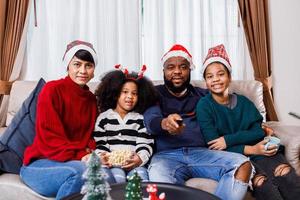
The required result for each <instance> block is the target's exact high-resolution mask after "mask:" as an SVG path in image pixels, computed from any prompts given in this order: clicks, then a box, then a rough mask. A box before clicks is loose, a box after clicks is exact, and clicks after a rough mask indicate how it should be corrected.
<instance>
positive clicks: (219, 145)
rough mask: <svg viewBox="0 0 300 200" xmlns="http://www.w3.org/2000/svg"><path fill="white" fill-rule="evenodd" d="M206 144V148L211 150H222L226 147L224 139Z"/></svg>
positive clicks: (220, 138)
mask: <svg viewBox="0 0 300 200" xmlns="http://www.w3.org/2000/svg"><path fill="white" fill-rule="evenodd" d="M207 144H208V148H209V149H212V150H224V149H226V147H227V145H226V142H225V139H224V137H219V138H217V139H214V140H212V141H209V142H208V143H207Z"/></svg>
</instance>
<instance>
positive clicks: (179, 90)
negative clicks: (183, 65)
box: [164, 74, 191, 94]
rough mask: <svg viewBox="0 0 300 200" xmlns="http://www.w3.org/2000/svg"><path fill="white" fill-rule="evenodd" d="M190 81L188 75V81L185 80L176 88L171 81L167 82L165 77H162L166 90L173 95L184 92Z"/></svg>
mask: <svg viewBox="0 0 300 200" xmlns="http://www.w3.org/2000/svg"><path fill="white" fill-rule="evenodd" d="M190 81H191V75H190V74H189V77H188V79H187V80H186V81H185V82H183V83H182V85H181V86H179V87H176V86H175V85H174V84H173V83H172V81H169V80H167V78H166V76H165V75H164V82H165V85H166V86H167V88H168V89H169V90H170V91H171V92H173V93H175V94H178V93H181V92H182V91H184V90H185V89H186V88H187V87H188V85H189V84H190Z"/></svg>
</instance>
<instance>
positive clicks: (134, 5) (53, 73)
mask: <svg viewBox="0 0 300 200" xmlns="http://www.w3.org/2000/svg"><path fill="white" fill-rule="evenodd" d="M36 3H37V9H36V15H37V27H35V26H34V10H33V9H31V15H30V21H29V28H28V34H27V57H28V59H27V66H26V67H24V68H23V69H22V75H21V76H22V79H26V80H37V79H39V78H40V77H44V78H45V79H46V80H51V79H58V78H61V77H63V76H65V75H66V69H63V68H62V65H61V61H62V56H63V54H64V51H65V47H66V45H67V43H69V42H70V41H72V40H75V39H81V40H86V41H89V42H91V43H93V45H94V46H95V49H96V51H97V54H98V57H99V64H98V66H97V67H96V72H95V78H94V81H97V80H99V77H100V76H101V74H103V73H104V72H107V71H109V70H112V69H113V66H114V65H116V64H119V63H120V64H122V65H124V66H128V68H129V69H130V70H139V68H140V66H141V65H142V64H146V65H147V71H146V73H145V75H146V76H148V77H150V78H151V79H153V80H160V79H162V64H161V62H160V59H161V57H162V55H163V54H164V53H165V52H166V51H168V50H169V48H170V47H171V46H172V45H173V44H175V43H180V44H182V45H184V46H185V47H187V49H188V50H189V51H190V53H191V54H192V55H193V61H194V63H195V65H196V69H195V70H194V71H193V72H192V78H193V79H202V75H201V66H202V62H203V60H204V58H205V56H206V53H207V50H208V48H210V47H212V46H214V45H217V44H220V43H223V44H224V45H225V46H226V49H227V52H228V54H229V57H230V60H231V63H232V65H233V78H234V79H251V78H252V74H253V73H252V74H251V70H252V66H251V63H250V61H249V56H248V54H247V46H246V43H245V39H244V33H243V29H242V26H239V25H238V22H239V20H238V19H239V14H238V5H237V1H236V0H214V1H210V0H189V1H182V0H164V1H161V0H126V1H124V0H89V1H86V0H43V1H36ZM248 70H250V73H249V72H248ZM248 77H251V78H248Z"/></svg>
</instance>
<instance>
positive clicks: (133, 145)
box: [93, 109, 154, 166]
mask: <svg viewBox="0 0 300 200" xmlns="http://www.w3.org/2000/svg"><path fill="white" fill-rule="evenodd" d="M93 135H94V138H95V141H96V153H97V154H99V153H101V152H103V151H107V152H111V151H113V150H121V149H127V150H131V151H135V152H136V153H137V154H138V155H139V157H140V158H141V160H142V161H143V163H142V164H141V166H143V165H144V164H146V163H147V162H148V160H149V159H150V157H151V155H152V153H153V144H154V139H153V138H152V136H151V135H150V134H148V133H147V131H146V128H145V125H144V117H143V115H141V114H139V113H136V112H129V113H127V114H126V115H125V117H124V118H123V119H122V118H121V116H120V115H119V113H117V112H115V111H114V110H112V109H109V110H107V111H105V112H103V113H101V114H100V115H99V116H98V118H97V121H96V124H95V129H94V133H93Z"/></svg>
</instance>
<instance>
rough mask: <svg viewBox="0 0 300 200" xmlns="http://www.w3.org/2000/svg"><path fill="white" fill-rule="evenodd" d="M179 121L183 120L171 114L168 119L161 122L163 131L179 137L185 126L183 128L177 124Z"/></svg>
mask: <svg viewBox="0 0 300 200" xmlns="http://www.w3.org/2000/svg"><path fill="white" fill-rule="evenodd" d="M177 120H182V118H181V117H180V115H178V114H170V115H169V116H168V117H166V118H164V119H163V120H162V121H161V127H162V129H163V130H166V131H168V133H170V134H171V135H178V134H180V133H181V132H182V130H183V129H184V127H185V124H182V125H181V126H180V125H179V124H178V123H177V122H176V121H177Z"/></svg>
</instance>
